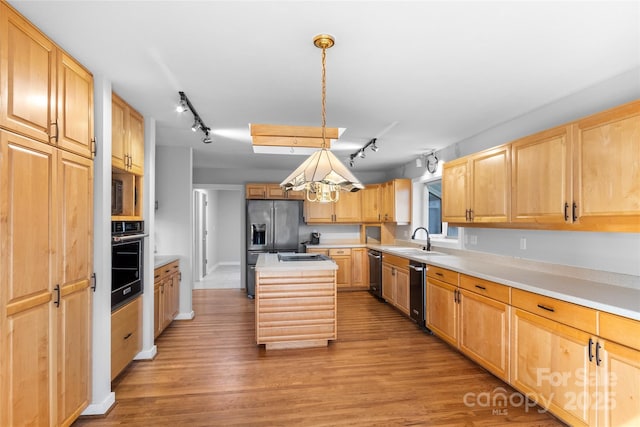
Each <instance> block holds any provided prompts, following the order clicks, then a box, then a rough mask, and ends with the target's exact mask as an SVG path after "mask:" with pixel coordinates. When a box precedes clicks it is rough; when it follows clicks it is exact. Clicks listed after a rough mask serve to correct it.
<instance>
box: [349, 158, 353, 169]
mask: <svg viewBox="0 0 640 427" xmlns="http://www.w3.org/2000/svg"><path fill="white" fill-rule="evenodd" d="M353 164H354V161H353V158H352V159H351V160H349V166H350V167H353Z"/></svg>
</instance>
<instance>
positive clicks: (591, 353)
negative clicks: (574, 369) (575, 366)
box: [589, 338, 593, 362]
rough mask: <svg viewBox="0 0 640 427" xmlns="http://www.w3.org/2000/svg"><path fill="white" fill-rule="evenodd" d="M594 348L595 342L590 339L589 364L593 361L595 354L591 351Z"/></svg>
mask: <svg viewBox="0 0 640 427" xmlns="http://www.w3.org/2000/svg"><path fill="white" fill-rule="evenodd" d="M592 347H593V340H592V339H591V338H589V362H591V361H593V352H592V351H591V349H592Z"/></svg>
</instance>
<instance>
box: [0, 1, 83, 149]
mask: <svg viewBox="0 0 640 427" xmlns="http://www.w3.org/2000/svg"><path fill="white" fill-rule="evenodd" d="M0 52H2V57H1V58H0V100H1V104H0V126H1V127H3V128H4V129H7V130H10V131H13V132H16V133H19V134H22V135H25V136H27V137H30V138H33V139H35V140H38V141H41V142H45V143H49V144H52V145H56V146H57V147H58V148H61V149H64V150H67V151H70V152H73V153H76V154H79V155H81V156H83V157H87V158H92V157H93V155H94V153H95V146H94V144H95V141H94V139H93V76H92V75H91V73H89V72H88V71H87V70H86V69H85V68H84V67H82V65H80V64H79V63H78V62H76V61H75V60H74V59H73V58H71V57H70V56H69V55H67V54H66V53H65V52H64V51H63V50H62V49H60V48H59V47H57V46H56V45H55V43H54V42H53V41H51V40H49V39H48V38H47V37H46V36H45V35H43V34H42V33H41V32H40V31H39V30H38V29H37V28H36V27H35V26H33V25H32V24H31V23H29V21H27V20H26V19H24V18H23V17H22V16H21V15H20V14H18V13H17V12H15V11H14V10H13V9H12V8H11V7H10V6H8V5H7V4H5V3H2V4H1V5H0ZM34 99H37V100H38V102H34V101H33V100H34Z"/></svg>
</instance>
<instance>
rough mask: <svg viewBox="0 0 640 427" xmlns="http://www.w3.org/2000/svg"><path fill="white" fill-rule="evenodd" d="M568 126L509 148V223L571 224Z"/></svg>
mask: <svg viewBox="0 0 640 427" xmlns="http://www.w3.org/2000/svg"><path fill="white" fill-rule="evenodd" d="M570 137H571V126H561V127H558V128H554V129H550V130H548V131H544V132H541V133H538V134H535V135H531V136H529V137H526V138H523V139H520V140H518V141H515V142H513V143H512V145H511V156H512V157H511V165H512V166H511V179H512V189H513V190H512V193H511V206H512V211H511V213H512V218H511V220H512V221H513V222H531V223H538V224H558V223H560V224H563V223H565V222H571V217H570V215H571V204H572V196H571V143H570Z"/></svg>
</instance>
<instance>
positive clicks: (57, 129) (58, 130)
mask: <svg viewBox="0 0 640 427" xmlns="http://www.w3.org/2000/svg"><path fill="white" fill-rule="evenodd" d="M51 126H53V127H55V128H56V134H55V136H52V137H51V139H52V140H54V141H55V142H58V135H59V132H60V129H59V128H58V121H57V120H56V121H55V122H53V123H51Z"/></svg>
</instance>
